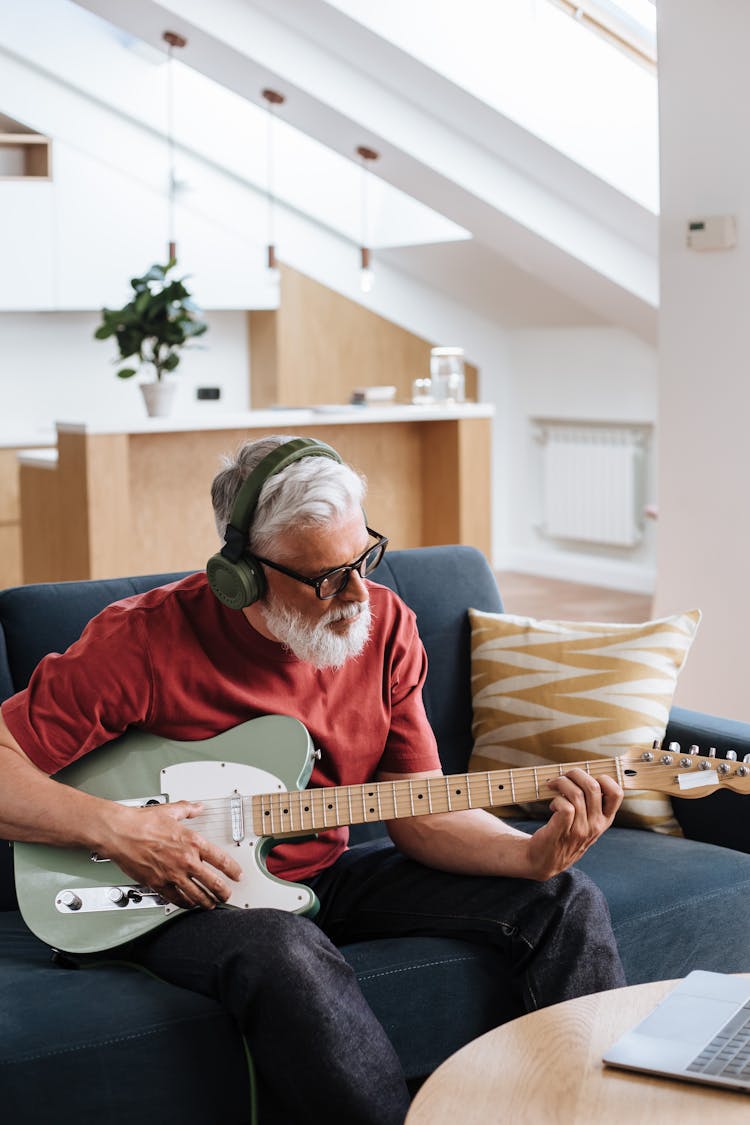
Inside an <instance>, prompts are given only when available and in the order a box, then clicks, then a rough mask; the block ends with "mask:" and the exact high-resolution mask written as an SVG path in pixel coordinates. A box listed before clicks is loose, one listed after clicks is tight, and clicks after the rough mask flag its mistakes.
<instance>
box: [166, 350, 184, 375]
mask: <svg viewBox="0 0 750 1125" xmlns="http://www.w3.org/2000/svg"><path fill="white" fill-rule="evenodd" d="M179 362H180V357H179V355H178V354H177V352H171V353H170V354H169V355H168V356H167V358H166V359H165V360H164V363H163V364H162V367H163V369H164V370H165V371H174V369H175V367H177V365H178V364H179Z"/></svg>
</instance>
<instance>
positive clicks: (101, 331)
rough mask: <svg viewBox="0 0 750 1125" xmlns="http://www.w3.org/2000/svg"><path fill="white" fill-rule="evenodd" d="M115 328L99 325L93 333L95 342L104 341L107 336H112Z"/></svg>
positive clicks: (111, 325) (108, 325) (110, 325)
mask: <svg viewBox="0 0 750 1125" xmlns="http://www.w3.org/2000/svg"><path fill="white" fill-rule="evenodd" d="M114 333H115V327H114V325H113V324H101V325H100V326H99V327H98V328H97V330H96V332H95V333H94V339H95V340H106V339H107V338H108V337H109V336H114Z"/></svg>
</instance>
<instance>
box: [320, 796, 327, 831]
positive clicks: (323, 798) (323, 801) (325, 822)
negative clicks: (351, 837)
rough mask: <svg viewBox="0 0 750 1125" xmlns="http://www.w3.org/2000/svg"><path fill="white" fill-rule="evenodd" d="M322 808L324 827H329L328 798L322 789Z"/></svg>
mask: <svg viewBox="0 0 750 1125" xmlns="http://www.w3.org/2000/svg"><path fill="white" fill-rule="evenodd" d="M320 808H321V811H322V813H323V827H324V828H327V827H328V821H327V820H326V798H325V794H324V792H323V790H322V789H321V791H320Z"/></svg>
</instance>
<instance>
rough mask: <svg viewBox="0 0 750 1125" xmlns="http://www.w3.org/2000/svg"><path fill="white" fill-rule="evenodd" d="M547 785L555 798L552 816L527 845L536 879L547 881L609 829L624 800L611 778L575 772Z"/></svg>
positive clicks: (618, 787)
mask: <svg viewBox="0 0 750 1125" xmlns="http://www.w3.org/2000/svg"><path fill="white" fill-rule="evenodd" d="M548 784H549V786H550V788H551V789H554V790H555V792H556V794H557V795H556V796H555V797H554V798H553V800H552V801H551V802H550V811H551V813H552V816H551V817H550V819H549V821H548V822H547V823H546V824H545V825H544V826H543V827H542V828H539V829H538V830H537V831H536V832H535V833H534V835H533V836H532V837H531V840H530V842H529V854H530V858H531V860H532V866H533V870H534V876H533V877H534V878H536V879H549V878H551V877H552V876H553V875H557V874H559V872H561V871H565V869H566V868H568V867H570V865H571V864H572V863H575V862H576V860H578V859H580V858H581V856H582V855H583V854H584V852H585V851H586V850H587V849H588V848H590V847H591V845H592V844H593V843H594V841H595V840H598V839H599V837H600V836H601V835H602V833H603V832H606V830H607V829H608V828H609V827H610V825H611V824H612V821H613V820H614V817H615V813H616V812H617V810H618V809H619V807H620V805H621V804H622V798H623V792H622V789H621V788H620V786H619V785H618V784H617V782H616V781H615V780H614V779H613V778H611V777H607V776H606V775H605V776H602V777H599V778H596V777H592V776H591V775H590V774H588V773H586V771H585V770H582V769H578V768H576V769H572V770H570V772H569V773H567V774H566V775H565V776H564V777H556V778H554V779H553V780H551V781H549V782H548Z"/></svg>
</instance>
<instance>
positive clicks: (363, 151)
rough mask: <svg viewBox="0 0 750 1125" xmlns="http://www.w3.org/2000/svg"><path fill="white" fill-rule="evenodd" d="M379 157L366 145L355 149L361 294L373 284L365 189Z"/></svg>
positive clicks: (367, 291)
mask: <svg viewBox="0 0 750 1125" xmlns="http://www.w3.org/2000/svg"><path fill="white" fill-rule="evenodd" d="M379 155H380V154H379V153H377V152H376V151H375V149H374V148H368V147H367V145H359V146H358V148H357V156H359V158H360V160H361V162H362V216H361V220H362V227H361V232H362V239H361V245H360V248H359V287H360V289H361V290H362V292H363V293H369V292H370V290H371V289H372V287H373V284H374V282H375V275H374V274H373V272H372V260H371V259H372V252H371V250H370V229H369V213H368V199H367V189H368V180H369V176H370V170H369V167H368V166H369V165H370V164H372V162H373V161H374V160H377V159H378V156H379Z"/></svg>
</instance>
